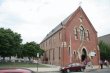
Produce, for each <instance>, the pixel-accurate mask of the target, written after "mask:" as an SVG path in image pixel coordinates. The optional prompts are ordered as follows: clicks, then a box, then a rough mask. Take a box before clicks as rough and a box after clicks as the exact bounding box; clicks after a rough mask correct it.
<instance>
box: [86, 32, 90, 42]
mask: <svg viewBox="0 0 110 73" xmlns="http://www.w3.org/2000/svg"><path fill="white" fill-rule="evenodd" d="M86 37H87V39H88V40H90V36H89V30H87V31H86Z"/></svg>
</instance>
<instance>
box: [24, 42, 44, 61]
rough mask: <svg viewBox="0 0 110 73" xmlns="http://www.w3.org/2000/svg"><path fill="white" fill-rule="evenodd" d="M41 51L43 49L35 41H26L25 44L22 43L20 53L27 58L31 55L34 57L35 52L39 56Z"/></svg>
mask: <svg viewBox="0 0 110 73" xmlns="http://www.w3.org/2000/svg"><path fill="white" fill-rule="evenodd" d="M43 52H44V51H43V50H42V49H41V48H40V46H39V45H38V44H36V43H35V42H27V43H26V44H24V45H22V55H23V56H24V57H28V58H29V60H30V58H32V57H36V56H37V53H39V54H40V56H41V55H42V54H43Z"/></svg>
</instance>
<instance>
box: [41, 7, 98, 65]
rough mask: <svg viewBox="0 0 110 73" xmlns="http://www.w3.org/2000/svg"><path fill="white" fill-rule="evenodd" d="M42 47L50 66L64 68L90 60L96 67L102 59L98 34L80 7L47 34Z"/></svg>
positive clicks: (44, 60)
mask: <svg viewBox="0 0 110 73" xmlns="http://www.w3.org/2000/svg"><path fill="white" fill-rule="evenodd" d="M40 47H41V48H42V49H44V50H45V53H44V56H43V62H44V63H48V64H54V65H60V66H64V65H67V64H70V63H75V62H79V63H82V62H84V61H85V60H87V59H88V58H89V60H90V61H91V62H92V63H93V64H95V65H96V64H98V62H99V58H100V56H99V53H100V52H99V48H98V39H97V32H96V30H95V29H94V27H93V25H92V23H91V22H90V20H89V19H88V17H87V16H86V14H85V12H84V11H83V9H82V8H81V7H80V6H79V7H78V8H77V9H76V11H75V12H73V13H72V14H71V15H70V16H68V17H67V18H66V19H65V20H64V21H62V22H61V23H60V24H59V25H58V26H56V27H55V28H54V29H53V30H52V31H50V32H49V33H48V34H47V36H46V37H45V38H44V40H43V41H42V42H41V43H40Z"/></svg>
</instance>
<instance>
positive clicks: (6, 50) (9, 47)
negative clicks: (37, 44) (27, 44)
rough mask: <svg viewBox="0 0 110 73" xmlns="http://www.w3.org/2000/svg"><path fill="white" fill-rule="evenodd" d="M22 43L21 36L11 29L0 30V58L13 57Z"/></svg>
mask: <svg viewBox="0 0 110 73" xmlns="http://www.w3.org/2000/svg"><path fill="white" fill-rule="evenodd" d="M21 42H22V39H21V36H20V34H18V33H15V32H13V31H12V30H11V29H4V28H0V56H2V57H3V58H4V57H10V56H15V55H16V53H17V50H18V49H19V48H20V44H21Z"/></svg>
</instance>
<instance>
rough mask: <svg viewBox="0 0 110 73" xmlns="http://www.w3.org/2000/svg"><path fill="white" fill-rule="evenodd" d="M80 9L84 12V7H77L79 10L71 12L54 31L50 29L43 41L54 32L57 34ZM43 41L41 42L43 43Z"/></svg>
mask: <svg viewBox="0 0 110 73" xmlns="http://www.w3.org/2000/svg"><path fill="white" fill-rule="evenodd" d="M80 10H81V11H82V12H83V13H84V11H83V9H82V8H81V7H80V6H79V7H78V8H77V10H75V11H74V12H73V13H72V14H70V15H69V16H68V17H67V18H66V19H64V20H63V21H62V22H61V23H60V24H59V25H57V26H56V27H55V28H54V29H53V30H52V31H50V32H49V33H48V34H47V35H46V37H45V38H44V39H43V41H42V42H44V41H45V40H47V39H48V38H49V37H51V36H52V35H53V34H55V33H56V32H57V31H59V30H60V29H62V28H63V26H64V25H66V24H67V23H68V21H69V20H71V18H72V17H74V16H75V15H76V13H77V12H78V11H80ZM84 14H85V13H84ZM85 16H86V14H85ZM86 18H87V16H86ZM87 19H88V18H87ZM88 21H89V19H88ZM89 23H90V24H91V22H90V21H89ZM91 26H92V24H91ZM92 28H93V30H95V29H94V27H93V26H92ZM95 32H96V31H95ZM42 42H41V43H42Z"/></svg>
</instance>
